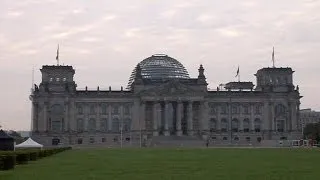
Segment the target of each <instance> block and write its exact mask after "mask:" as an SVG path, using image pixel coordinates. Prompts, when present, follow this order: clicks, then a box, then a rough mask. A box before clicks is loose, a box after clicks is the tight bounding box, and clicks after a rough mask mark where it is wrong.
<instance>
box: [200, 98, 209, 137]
mask: <svg viewBox="0 0 320 180" xmlns="http://www.w3.org/2000/svg"><path fill="white" fill-rule="evenodd" d="M200 123H201V124H200V125H201V126H200V129H201V130H202V131H208V129H209V118H208V102H206V101H201V102H200Z"/></svg>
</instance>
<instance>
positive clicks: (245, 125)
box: [243, 118, 250, 132]
mask: <svg viewBox="0 0 320 180" xmlns="http://www.w3.org/2000/svg"><path fill="white" fill-rule="evenodd" d="M243 131H244V132H249V131H250V121H249V119H248V118H246V119H244V120H243Z"/></svg>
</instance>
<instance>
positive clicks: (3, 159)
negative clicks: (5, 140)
mask: <svg viewBox="0 0 320 180" xmlns="http://www.w3.org/2000/svg"><path fill="white" fill-rule="evenodd" d="M15 164H16V155H14V154H7V155H1V156H0V170H9V169H13V168H14V166H15Z"/></svg>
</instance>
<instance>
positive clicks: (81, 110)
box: [77, 106, 83, 114]
mask: <svg viewBox="0 0 320 180" xmlns="http://www.w3.org/2000/svg"><path fill="white" fill-rule="evenodd" d="M77 111H78V114H83V108H82V107H81V106H78V107H77Z"/></svg>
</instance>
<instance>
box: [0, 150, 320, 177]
mask: <svg viewBox="0 0 320 180" xmlns="http://www.w3.org/2000/svg"><path fill="white" fill-rule="evenodd" d="M319 162H320V151H319V150H311V149H180V150H179V149H87V150H71V151H66V152H62V153H60V154H57V155H54V156H51V157H47V158H44V159H41V160H38V161H35V162H30V163H29V164H28V165H19V166H16V168H15V169H14V170H12V171H0V180H87V179H88V180H96V179H99V180H100V179H101V180H113V179H125V180H135V179H145V180H149V179H150V180H156V179H161V180H166V179H182V180H186V179H191V180H203V179H210V180H211V179H215V180H227V179H228V180H231V179H232V180H233V179H235V180H244V179H246V180H251V179H252V180H267V179H268V180H269V179H272V180H280V179H281V180H295V179H297V180H313V179H314V180H318V179H320V171H319V167H320V163H319Z"/></svg>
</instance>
